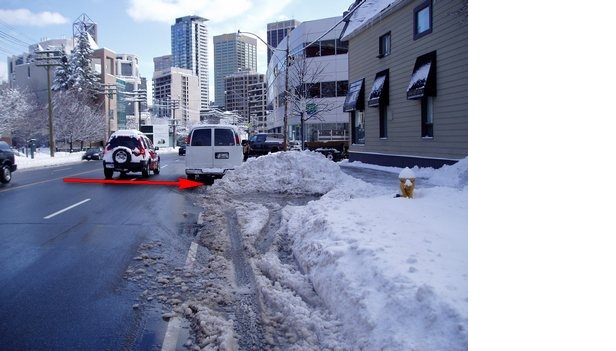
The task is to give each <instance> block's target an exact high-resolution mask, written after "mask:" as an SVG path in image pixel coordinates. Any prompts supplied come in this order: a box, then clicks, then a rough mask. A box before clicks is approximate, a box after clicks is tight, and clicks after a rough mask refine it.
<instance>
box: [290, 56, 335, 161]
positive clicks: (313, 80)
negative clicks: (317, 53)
mask: <svg viewBox="0 0 616 351" xmlns="http://www.w3.org/2000/svg"><path fill="white" fill-rule="evenodd" d="M324 70H325V67H324V66H323V65H322V64H320V63H317V62H315V61H314V60H308V59H306V58H305V57H303V56H300V57H298V58H296V60H295V61H294V62H293V63H292V64H291V66H290V67H289V71H288V74H289V86H290V87H291V88H290V91H289V92H288V101H289V104H290V106H291V113H292V114H294V115H296V116H299V118H300V129H301V138H302V140H301V145H302V149H304V140H306V137H305V135H304V134H305V123H306V121H309V120H311V119H318V120H320V121H323V116H322V115H323V113H325V112H330V111H333V110H335V109H336V108H340V104H338V103H334V102H332V101H331V100H330V99H324V98H321V95H322V94H321V80H322V79H323V71H324ZM335 89H336V87H335V86H334V95H335Z"/></svg>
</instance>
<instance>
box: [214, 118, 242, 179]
mask: <svg viewBox="0 0 616 351" xmlns="http://www.w3.org/2000/svg"><path fill="white" fill-rule="evenodd" d="M213 160H214V168H222V169H233V168H235V167H237V166H239V165H241V164H242V162H243V160H244V149H243V147H242V145H241V144H240V143H239V137H238V136H237V135H236V134H235V132H234V131H233V129H231V128H214V159H213Z"/></svg>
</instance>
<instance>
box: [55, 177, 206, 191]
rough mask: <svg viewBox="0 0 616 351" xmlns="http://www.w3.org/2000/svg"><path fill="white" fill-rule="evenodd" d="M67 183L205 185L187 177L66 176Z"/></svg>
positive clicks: (187, 186)
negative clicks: (141, 179) (116, 177)
mask: <svg viewBox="0 0 616 351" xmlns="http://www.w3.org/2000/svg"><path fill="white" fill-rule="evenodd" d="M64 182H65V183H101V184H131V185H172V186H177V187H178V188H179V189H188V188H194V187H197V186H201V185H203V183H199V182H195V181H192V180H188V179H186V178H178V181H177V182H172V181H164V180H160V181H153V180H143V181H133V180H122V179H82V178H64Z"/></svg>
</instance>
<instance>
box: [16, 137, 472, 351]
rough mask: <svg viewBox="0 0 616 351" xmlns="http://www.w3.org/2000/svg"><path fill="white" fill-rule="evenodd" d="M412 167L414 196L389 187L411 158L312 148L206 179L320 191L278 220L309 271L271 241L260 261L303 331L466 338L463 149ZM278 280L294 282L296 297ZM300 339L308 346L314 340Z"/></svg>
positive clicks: (354, 341)
mask: <svg viewBox="0 0 616 351" xmlns="http://www.w3.org/2000/svg"><path fill="white" fill-rule="evenodd" d="M162 151H163V152H173V151H175V150H173V149H169V150H162ZM17 159H18V166H20V168H22V169H23V168H28V167H30V166H42V165H45V164H46V163H47V162H49V163H50V164H51V163H53V164H56V165H57V164H59V163H62V162H65V163H66V162H69V163H70V162H81V161H80V160H81V153H74V154H63V153H56V157H55V158H54V159H53V160H50V158H49V155H47V157H44V156H43V155H42V154H39V153H37V154H35V159H34V160H33V161H29V160H30V159H26V158H24V157H18V158H17ZM84 162H85V161H84ZM340 167H358V168H370V169H377V170H381V171H384V172H388V173H390V174H391V184H376V182H375V184H369V183H366V182H364V181H362V180H359V179H356V178H353V177H351V176H349V175H347V174H345V173H344V172H342V170H341V169H340ZM18 169H19V168H18ZM409 171H411V172H412V173H413V174H414V175H415V176H416V177H417V182H416V188H415V198H414V199H408V198H401V197H399V198H396V197H394V195H395V194H397V193H398V191H399V188H398V185H399V182H400V181H399V179H398V177H399V175H400V174H402V173H405V172H408V171H406V170H403V169H401V168H396V167H382V166H375V165H369V164H362V163H360V162H348V161H342V162H339V163H334V162H332V161H330V160H327V159H326V158H325V157H324V156H323V155H322V154H320V153H315V152H310V151H302V152H279V153H275V154H270V155H266V156H262V157H258V158H251V159H249V160H248V161H247V162H245V163H244V164H243V165H242V166H241V167H239V168H238V169H236V170H234V171H232V172H230V173H228V174H227V175H226V176H225V177H224V178H223V179H221V180H218V181H216V182H215V183H214V185H213V186H212V190H213V191H223V192H228V193H231V194H247V193H259V192H269V193H282V194H306V195H322V196H321V197H320V198H319V199H318V200H314V201H311V202H309V203H308V204H307V205H306V206H286V207H285V208H284V209H283V215H282V220H283V228H284V229H286V230H287V231H288V233H289V235H290V239H291V241H292V242H291V247H292V250H293V254H294V256H295V258H296V259H297V261H298V262H299V264H300V266H301V268H302V271H303V272H304V273H306V275H304V274H299V273H297V272H292V271H289V270H288V269H287V268H285V267H284V264H282V263H281V262H280V261H279V260H278V259H277V258H276V257H275V256H274V255H271V254H270V253H268V254H265V255H263V256H262V257H261V258H259V259H258V260H257V261H256V264H257V267H259V269H260V271H262V272H263V273H264V274H265V275H266V276H267V278H268V279H269V280H273V281H276V283H275V284H274V285H273V286H271V287H270V288H269V289H264V290H263V292H262V293H263V294H264V298H266V299H267V302H268V303H272V304H275V305H277V306H278V305H280V306H278V308H279V309H284V308H285V307H284V306H285V305H286V306H288V307H286V308H287V309H286V311H287V314H288V316H287V317H286V318H287V323H290V325H293V326H294V328H297V330H296V331H295V332H296V333H297V334H298V335H299V336H301V335H304V334H305V335H308V334H310V333H308V332H307V331H305V332H302V330H303V329H306V330H308V329H310V330H317V329H318V330H320V331H319V334H320V335H321V337H322V338H323V339H322V340H321V342H322V344H325V345H331V346H332V347H331V348H332V349H335V348H336V346H340V345H339V344H337V342H338V341H336V340H337V339H336V337H335V335H337V333H338V332H337V330H338V328H341V329H342V333H343V334H344V335H345V339H346V340H347V341H348V343H349V344H348V345H345V347H348V348H350V349H384V350H430V351H433V350H436V351H438V350H447V351H449V350H466V349H467V348H468V345H467V344H468V159H463V160H461V161H459V162H457V163H456V164H455V165H452V166H443V167H442V168H440V169H436V170H435V169H432V168H418V167H413V168H412V169H409ZM244 206H245V207H244V208H242V209H238V215H239V216H238V221H239V222H240V226H241V227H242V228H243V235H244V236H245V237H247V238H249V239H250V240H255V239H256V236H257V233H258V232H259V231H260V229H261V228H263V227H264V226H265V225H266V223H267V220H268V218H267V216H268V211H267V210H266V209H265V208H264V207H263V206H262V205H258V204H250V203H248V204H245V205H244ZM306 277H307V278H308V279H309V282H308V281H306ZM258 279H264V277H260V278H258ZM310 284H312V286H313V287H314V289H315V291H316V293H317V294H318V298H319V299H320V300H322V301H323V302H324V304H325V305H326V306H327V308H328V310H329V311H331V313H332V314H333V315H334V316H335V317H336V318H337V319H338V320H339V321H341V323H342V325H341V326H338V325H337V324H332V321H331V318H330V317H328V316H327V314H324V313H325V312H315V313H313V314H306V311H307V310H306V306H305V303H304V302H303V300H307V301H311V300H313V299H315V298H316V297H315V296H313V295H314V292H313V291H312V290H311V288H310ZM284 286H291V287H293V290H294V291H296V293H297V294H299V295H300V296H302V297H303V300H302V299H298V298H296V297H294V296H293V295H289V292H288V291H287V290H285V289H283V287H284ZM205 312H207V311H204V312H203V313H205ZM289 320H290V322H289ZM223 322H224V321H223ZM221 323H222V322H220V323H218V324H216V323H215V325H218V326H221V325H223V324H224V323H222V324H221ZM225 323H228V322H225ZM205 324H207V323H205ZM202 326H203V327H204V328H205V327H206V325H202ZM221 328H222V329H221V330H222V331H219V332H220V333H228V332H230V331H231V328H232V327H231V325H227V326H226V327H225V326H222V327H221ZM220 333H219V334H220ZM228 339H231V338H228ZM302 342H305V343H306V344H305V345H307V346H310V345H313V344H312V342H316V341H311V340H304V341H302Z"/></svg>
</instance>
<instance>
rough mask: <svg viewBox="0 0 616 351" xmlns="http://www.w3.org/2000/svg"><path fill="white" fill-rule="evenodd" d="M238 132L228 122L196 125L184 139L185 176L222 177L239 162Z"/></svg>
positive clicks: (240, 153)
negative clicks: (226, 123)
mask: <svg viewBox="0 0 616 351" xmlns="http://www.w3.org/2000/svg"><path fill="white" fill-rule="evenodd" d="M243 156H244V154H243V151H242V145H241V143H240V136H239V131H238V130H237V128H236V127H235V126H230V125H220V124H213V125H207V124H206V125H199V126H195V127H193V128H192V129H191V130H190V132H189V133H188V137H187V138H186V169H185V172H186V177H187V178H188V179H191V180H194V179H196V178H197V177H198V176H203V177H208V178H211V179H213V178H219V177H222V176H223V175H224V174H225V172H227V171H229V170H231V169H234V168H236V167H239V166H240V165H241V164H242V162H243V158H244V157H243Z"/></svg>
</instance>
